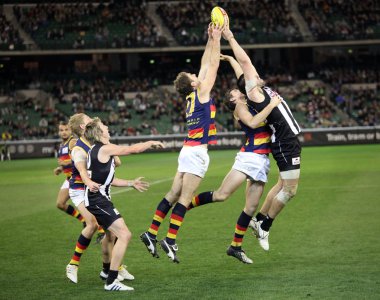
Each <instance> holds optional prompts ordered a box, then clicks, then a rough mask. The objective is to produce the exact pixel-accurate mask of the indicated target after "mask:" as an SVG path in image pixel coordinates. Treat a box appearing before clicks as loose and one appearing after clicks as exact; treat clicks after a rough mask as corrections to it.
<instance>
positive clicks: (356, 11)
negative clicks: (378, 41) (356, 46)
mask: <svg viewBox="0 0 380 300" xmlns="http://www.w3.org/2000/svg"><path fill="white" fill-rule="evenodd" d="M298 7H299V9H300V12H301V13H302V15H303V16H304V18H305V20H306V22H307V23H308V24H309V27H310V30H311V32H312V34H313V36H314V38H315V39H316V40H319V41H323V40H354V39H373V38H379V37H380V3H379V1H374V0H363V1H354V0H345V1H337V0H300V1H298Z"/></svg>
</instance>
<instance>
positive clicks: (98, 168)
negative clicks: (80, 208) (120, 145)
mask: <svg viewBox="0 0 380 300" xmlns="http://www.w3.org/2000/svg"><path fill="white" fill-rule="evenodd" d="M102 146H104V144H102V143H96V144H95V145H94V146H93V147H92V148H91V150H90V151H89V153H88V157H87V170H88V173H89V175H90V176H89V177H90V178H91V180H92V181H94V182H96V183H100V184H101V186H100V188H99V191H98V192H96V193H93V192H90V191H89V190H88V189H86V206H88V205H93V204H95V203H94V202H96V201H98V200H97V199H100V198H99V196H100V195H101V196H103V197H104V198H106V199H108V200H109V201H111V194H110V186H111V183H112V180H113V178H114V175H115V160H114V158H113V157H112V156H111V157H110V159H109V160H108V161H107V162H106V163H102V162H100V161H99V159H98V154H99V150H100V148H101V147H102Z"/></svg>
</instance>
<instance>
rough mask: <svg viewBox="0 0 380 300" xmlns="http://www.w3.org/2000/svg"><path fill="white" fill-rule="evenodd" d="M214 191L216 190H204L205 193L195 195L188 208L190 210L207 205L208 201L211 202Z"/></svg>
mask: <svg viewBox="0 0 380 300" xmlns="http://www.w3.org/2000/svg"><path fill="white" fill-rule="evenodd" d="M213 193H214V192H204V193H200V194H199V195H197V196H195V197H193V199H192V200H191V203H190V205H189V207H188V208H187V210H190V209H192V208H194V207H197V206H201V205H205V204H207V203H211V202H212V194H213Z"/></svg>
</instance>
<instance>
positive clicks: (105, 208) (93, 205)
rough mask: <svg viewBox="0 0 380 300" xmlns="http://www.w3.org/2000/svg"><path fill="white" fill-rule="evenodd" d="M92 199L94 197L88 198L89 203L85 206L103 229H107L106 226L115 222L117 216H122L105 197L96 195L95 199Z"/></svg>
mask: <svg viewBox="0 0 380 300" xmlns="http://www.w3.org/2000/svg"><path fill="white" fill-rule="evenodd" d="M99 198H102V199H99ZM93 200H94V199H91V200H90V205H89V206H87V207H86V208H87V209H88V211H89V212H90V213H92V214H93V215H94V216H95V218H96V221H98V224H99V225H101V226H102V227H103V228H104V229H108V227H110V226H111V224H112V223H113V222H115V221H116V220H117V219H119V218H122V216H121V214H120V213H119V211H118V210H117V209H116V208H115V207H114V206H113V204H112V202H111V201H109V200H108V199H107V198H106V197H103V196H97V199H96V201H93ZM99 200H101V201H99Z"/></svg>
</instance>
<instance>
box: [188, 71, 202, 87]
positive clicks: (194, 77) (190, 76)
mask: <svg viewBox="0 0 380 300" xmlns="http://www.w3.org/2000/svg"><path fill="white" fill-rule="evenodd" d="M187 76H188V77H189V78H190V80H191V81H192V82H194V84H195V86H198V85H199V84H200V81H199V79H198V77H197V75H196V74H191V73H187Z"/></svg>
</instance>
